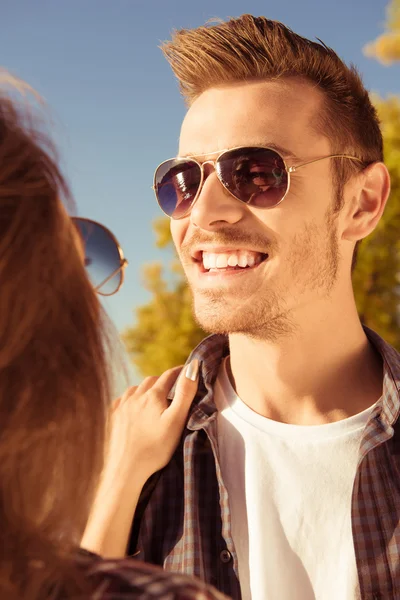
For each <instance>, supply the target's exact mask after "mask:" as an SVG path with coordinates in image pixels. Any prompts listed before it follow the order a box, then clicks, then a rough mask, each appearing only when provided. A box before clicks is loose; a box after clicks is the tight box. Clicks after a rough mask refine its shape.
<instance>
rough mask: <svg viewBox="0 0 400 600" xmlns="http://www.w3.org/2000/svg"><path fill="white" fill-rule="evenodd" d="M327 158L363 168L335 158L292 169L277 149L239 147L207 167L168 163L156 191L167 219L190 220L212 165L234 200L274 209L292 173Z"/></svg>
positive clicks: (188, 159) (181, 161) (179, 159)
mask: <svg viewBox="0 0 400 600" xmlns="http://www.w3.org/2000/svg"><path fill="white" fill-rule="evenodd" d="M199 156H206V155H199ZM326 158H348V159H350V160H354V161H357V162H359V163H362V164H363V161H362V160H360V159H359V158H357V157H355V156H349V155H347V154H331V155H329V156H322V157H320V158H314V159H313V160H308V161H307V162H303V163H301V164H299V165H294V166H288V165H287V164H286V162H285V160H284V158H283V157H282V156H281V155H280V154H279V152H277V151H276V150H274V149H273V148H267V147H266V148H262V147H258V146H255V147H252V146H250V147H239V148H232V149H230V150H223V151H222V152H221V153H220V154H219V156H217V158H216V159H215V160H206V161H204V162H203V163H200V162H198V161H197V160H196V159H194V158H192V157H177V158H171V159H169V160H166V161H164V162H163V163H161V164H160V165H159V166H158V167H157V169H156V172H155V174H154V185H153V189H154V191H155V194H156V198H157V202H158V204H159V205H160V208H161V210H162V211H163V212H164V213H165V214H166V215H168V216H169V217H172V218H173V219H181V218H182V217H186V216H187V215H188V214H189V212H190V210H191V208H192V207H193V205H194V203H195V202H196V200H197V198H198V197H199V194H200V192H201V188H202V185H203V182H204V179H205V174H204V167H205V165H212V166H213V167H214V169H215V172H216V175H217V177H218V179H219V181H220V182H221V183H222V185H223V186H224V188H225V189H226V190H227V191H228V192H229V193H230V194H231V195H232V196H233V197H234V198H236V199H237V200H240V201H241V202H244V203H246V204H248V205H249V206H254V207H256V208H273V207H274V206H278V204H280V203H281V202H282V200H284V199H285V197H286V195H287V193H288V191H289V188H290V176H291V174H292V173H295V172H296V171H297V170H298V169H300V168H301V167H305V166H306V165H310V164H311V163H314V162H318V161H320V160H325V159H326Z"/></svg>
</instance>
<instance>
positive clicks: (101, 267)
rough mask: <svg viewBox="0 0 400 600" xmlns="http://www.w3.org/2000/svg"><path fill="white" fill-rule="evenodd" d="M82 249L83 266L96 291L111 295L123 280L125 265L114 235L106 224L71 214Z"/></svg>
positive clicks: (126, 262) (125, 262)
mask: <svg viewBox="0 0 400 600" xmlns="http://www.w3.org/2000/svg"><path fill="white" fill-rule="evenodd" d="M72 221H73V223H74V224H75V226H76V228H77V230H78V232H79V234H80V237H81V238H82V243H83V246H84V250H85V267H86V270H87V272H88V275H89V279H90V280H91V282H92V285H93V287H94V289H95V290H96V292H97V293H98V294H101V295H102V296H112V295H113V294H116V293H117V292H118V290H119V289H120V287H121V285H122V284H123V282H124V271H125V267H126V266H127V264H128V261H127V260H126V258H124V254H123V252H122V248H121V246H120V245H119V243H118V240H117V239H116V237H115V236H114V235H113V234H112V233H111V231H110V230H109V229H107V227H104V225H101V224H100V223H97V222H96V221H92V220H91V219H84V218H82V217H72Z"/></svg>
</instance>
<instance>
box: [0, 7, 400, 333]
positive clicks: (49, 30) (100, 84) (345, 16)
mask: <svg viewBox="0 0 400 600" xmlns="http://www.w3.org/2000/svg"><path fill="white" fill-rule="evenodd" d="M385 7H386V0H351V1H350V0H336V1H335V2H327V1H326V0H302V2H295V1H294V0H279V1H277V0H263V1H261V0H229V1H228V0H216V1H212V0H201V1H200V2H196V1H194V0H64V1H63V0H53V1H51V0H47V1H45V0H35V1H32V0H2V2H1V24H0V64H1V65H3V66H4V67H6V68H8V69H9V70H11V71H12V72H13V73H15V74H16V75H18V76H20V77H22V78H23V79H26V80H27V81H28V82H29V83H30V84H32V85H33V86H34V87H36V89H37V90H38V91H39V92H40V93H41V94H42V95H43V96H44V98H45V99H46V101H47V102H48V103H49V105H50V107H51V110H52V117H53V119H54V122H55V129H54V136H55V138H56V140H57V142H58V144H59V147H60V149H61V152H62V156H63V159H64V164H65V170H66V173H67V176H68V178H69V180H70V182H71V184H72V189H73V192H74V196H75V199H76V202H77V205H78V212H79V214H81V215H83V216H87V217H92V218H94V219H97V220H99V221H101V222H103V223H104V224H106V225H107V226H108V227H110V228H111V229H112V230H113V231H114V233H115V234H116V236H117V237H118V238H119V240H120V242H121V244H122V246H123V248H124V250H125V254H126V256H127V257H128V259H129V262H130V265H129V267H128V269H127V272H126V275H127V277H126V283H125V286H124V287H123V289H122V290H121V291H120V293H119V294H118V295H117V296H115V297H113V298H110V299H108V300H107V301H106V308H107V309H108V311H109V313H110V315H111V317H112V318H113V320H114V322H115V323H116V325H117V327H118V329H120V330H121V329H123V328H124V327H126V326H128V325H130V324H132V323H133V318H134V317H133V309H134V307H135V306H137V305H139V304H141V303H144V302H146V300H147V299H148V295H147V292H146V291H145V290H143V288H142V286H141V276H140V271H141V266H142V265H143V264H144V263H147V262H151V261H153V260H158V259H159V258H162V257H164V256H165V255H164V254H162V253H160V252H159V251H157V250H156V249H155V248H154V239H153V235H152V232H151V221H152V220H153V219H154V218H155V217H157V216H159V214H160V213H159V209H158V207H157V204H156V202H155V200H154V197H153V192H152V189H151V185H152V176H153V171H154V167H155V166H156V165H157V164H158V163H159V162H161V161H162V160H164V159H166V158H169V157H171V156H173V155H174V154H175V153H176V148H177V138H178V134H179V127H180V122H181V120H182V117H183V115H184V106H183V102H182V101H181V99H180V96H179V93H178V90H177V85H176V83H175V81H174V78H173V76H172V74H171V72H170V69H169V67H168V65H167V63H166V61H165V60H164V58H163V56H162V53H161V51H160V50H159V47H158V46H159V44H160V42H161V41H162V40H165V39H168V38H169V36H170V32H171V31H172V29H173V28H182V27H196V26H199V25H201V24H203V23H204V22H205V21H206V20H208V19H210V18H212V17H221V18H226V17H228V16H238V15H240V14H242V13H244V12H247V13H252V14H254V15H266V16H267V17H269V18H272V19H277V20H280V21H283V22H284V23H285V24H287V25H289V26H290V27H291V28H292V29H294V30H295V31H296V32H298V33H300V34H302V35H305V36H307V37H310V38H315V37H319V38H321V39H322V40H323V41H324V42H325V43H327V44H328V45H330V46H332V47H333V48H334V49H335V50H336V51H337V52H338V53H339V54H340V55H341V56H342V58H344V59H345V60H346V61H352V62H354V63H355V64H356V65H358V66H359V68H360V69H361V72H362V73H363V75H364V80H365V83H366V85H367V87H368V88H369V89H372V90H374V91H378V92H380V93H381V94H383V95H384V94H387V93H399V92H400V67H398V66H396V67H391V68H387V67H383V66H382V65H380V64H379V63H378V62H376V61H373V60H371V59H367V58H366V57H364V56H363V54H362V47H363V45H364V44H365V43H367V42H368V41H371V40H372V39H374V38H375V37H376V36H377V35H378V34H379V33H380V32H381V31H382V30H383V24H384V20H385Z"/></svg>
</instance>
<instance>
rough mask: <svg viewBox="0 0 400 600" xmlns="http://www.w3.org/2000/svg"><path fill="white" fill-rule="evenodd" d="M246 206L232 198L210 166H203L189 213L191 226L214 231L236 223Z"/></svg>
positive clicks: (207, 164)
mask: <svg viewBox="0 0 400 600" xmlns="http://www.w3.org/2000/svg"><path fill="white" fill-rule="evenodd" d="M245 210H246V205H245V204H244V203H243V202H241V201H240V200H238V199H237V198H235V197H234V196H232V195H231V194H230V193H229V192H228V190H227V189H226V188H225V187H224V186H223V185H222V183H221V182H220V180H219V179H218V177H217V174H216V172H215V169H214V167H213V165H212V164H210V163H205V164H204V181H203V187H202V189H201V191H200V194H199V197H198V198H197V200H196V202H195V204H194V206H193V208H192V210H191V213H190V221H191V223H192V224H193V225H195V226H197V227H199V228H200V229H205V230H207V231H215V230H217V229H220V228H221V227H226V226H227V225H234V224H235V223H238V222H239V221H240V220H241V219H242V218H243V215H244V212H245Z"/></svg>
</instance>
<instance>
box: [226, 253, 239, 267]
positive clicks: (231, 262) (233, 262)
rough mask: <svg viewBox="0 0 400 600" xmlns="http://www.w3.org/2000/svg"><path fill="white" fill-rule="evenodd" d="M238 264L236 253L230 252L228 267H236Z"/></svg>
mask: <svg viewBox="0 0 400 600" xmlns="http://www.w3.org/2000/svg"><path fill="white" fill-rule="evenodd" d="M238 264H239V259H238V257H237V255H236V254H231V255H230V257H229V258H228V265H229V266H230V267H236V266H237V265H238Z"/></svg>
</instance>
